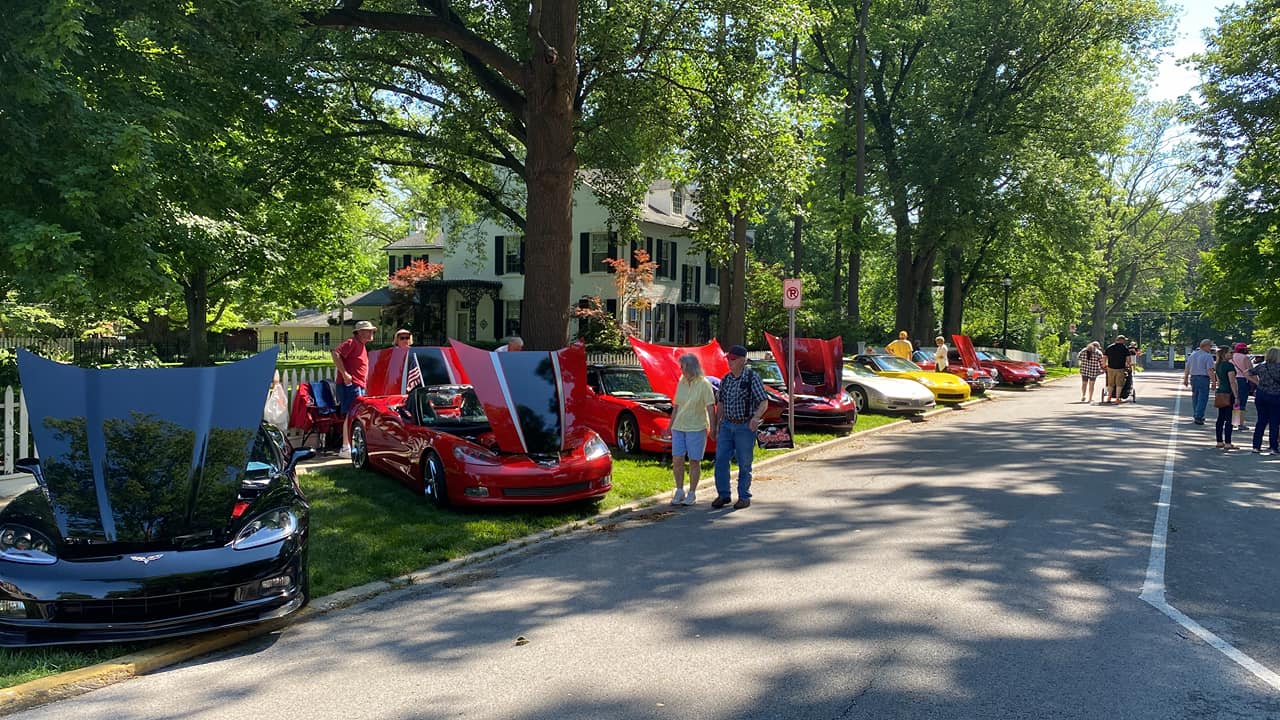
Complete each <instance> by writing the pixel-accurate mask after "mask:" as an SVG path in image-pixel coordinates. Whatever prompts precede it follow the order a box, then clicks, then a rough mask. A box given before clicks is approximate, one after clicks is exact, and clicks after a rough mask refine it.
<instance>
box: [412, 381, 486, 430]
mask: <svg viewBox="0 0 1280 720" xmlns="http://www.w3.org/2000/svg"><path fill="white" fill-rule="evenodd" d="M427 400H428V401H430V403H431V408H432V409H433V410H435V411H436V420H435V423H436V424H445V425H447V424H450V423H467V424H470V423H483V422H488V420H489V418H487V417H486V416H485V414H484V406H483V405H481V404H480V398H478V397H476V391H475V390H473V389H471V388H469V387H447V388H433V389H432V390H430V391H429V392H428V393H427Z"/></svg>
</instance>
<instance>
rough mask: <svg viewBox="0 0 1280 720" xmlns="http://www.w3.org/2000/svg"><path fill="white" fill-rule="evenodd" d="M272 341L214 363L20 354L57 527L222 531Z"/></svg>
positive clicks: (158, 536) (172, 533)
mask: <svg viewBox="0 0 1280 720" xmlns="http://www.w3.org/2000/svg"><path fill="white" fill-rule="evenodd" d="M275 362H276V350H275V349H274V348H273V349H271V350H269V351H267V352H264V353H260V354H258V355H256V356H254V357H252V358H249V359H248V360H242V361H240V362H237V363H234V364H231V365H224V366H221V367H216V368H174V369H137V370H89V369H84V368H78V367H73V366H70V365H62V364H60V363H56V362H52V361H49V360H45V359H44V358H41V357H38V356H36V355H32V354H31V353H28V352H26V351H19V353H18V372H19V375H20V376H21V378H22V388H23V394H24V396H25V398H26V401H27V408H28V409H29V411H30V417H31V428H32V434H33V435H34V436H35V444H36V450H37V452H39V454H40V470H41V481H40V483H41V486H42V487H43V488H44V490H45V492H46V494H47V496H48V498H49V502H50V505H51V506H52V507H53V513H54V517H55V520H56V525H57V527H58V531H59V533H60V534H61V535H62V537H63V538H65V539H73V540H90V541H95V542H122V543H148V542H156V541H165V542H172V543H178V544H190V545H199V544H202V543H206V542H210V541H215V540H221V539H223V538H224V537H225V535H226V533H227V531H228V528H229V521H230V519H231V511H232V508H233V507H234V505H235V502H236V496H237V493H238V492H239V490H240V483H241V480H242V479H243V476H244V472H245V465H246V463H247V461H248V458H249V452H250V449H251V447H252V445H253V441H254V435H255V433H256V432H257V429H258V426H259V424H260V423H261V422H262V413H263V403H264V402H265V399H266V389H267V388H268V387H270V385H271V374H272V371H273V370H274V369H275Z"/></svg>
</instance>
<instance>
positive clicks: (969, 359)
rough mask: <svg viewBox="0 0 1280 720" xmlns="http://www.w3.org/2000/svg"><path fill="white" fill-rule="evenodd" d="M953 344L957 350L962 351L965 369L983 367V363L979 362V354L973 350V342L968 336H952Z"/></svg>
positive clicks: (961, 356)
mask: <svg viewBox="0 0 1280 720" xmlns="http://www.w3.org/2000/svg"><path fill="white" fill-rule="evenodd" d="M951 342H953V343H955V344H956V350H959V351H960V359H961V360H964V366H965V367H970V368H980V367H982V363H980V362H978V353H977V351H976V350H974V349H973V341H972V340H970V339H969V336H968V335H952V336H951Z"/></svg>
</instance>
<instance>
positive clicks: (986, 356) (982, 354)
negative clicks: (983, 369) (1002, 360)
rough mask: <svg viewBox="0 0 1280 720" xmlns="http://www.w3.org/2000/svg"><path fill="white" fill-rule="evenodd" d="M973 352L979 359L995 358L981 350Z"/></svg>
mask: <svg viewBox="0 0 1280 720" xmlns="http://www.w3.org/2000/svg"><path fill="white" fill-rule="evenodd" d="M974 354H975V355H977V356H978V359H979V360H995V358H993V357H991V356H990V355H988V354H986V353H985V352H982V351H981V350H978V351H977V352H975V353H974Z"/></svg>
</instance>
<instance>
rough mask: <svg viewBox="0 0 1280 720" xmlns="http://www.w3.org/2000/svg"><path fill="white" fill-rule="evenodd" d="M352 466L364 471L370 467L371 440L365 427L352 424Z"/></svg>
mask: <svg viewBox="0 0 1280 720" xmlns="http://www.w3.org/2000/svg"><path fill="white" fill-rule="evenodd" d="M351 466H352V467H354V468H355V469H357V470H363V469H365V468H366V467H368V466H369V438H368V436H366V435H365V434H364V425H361V424H360V423H358V422H357V423H351Z"/></svg>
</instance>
